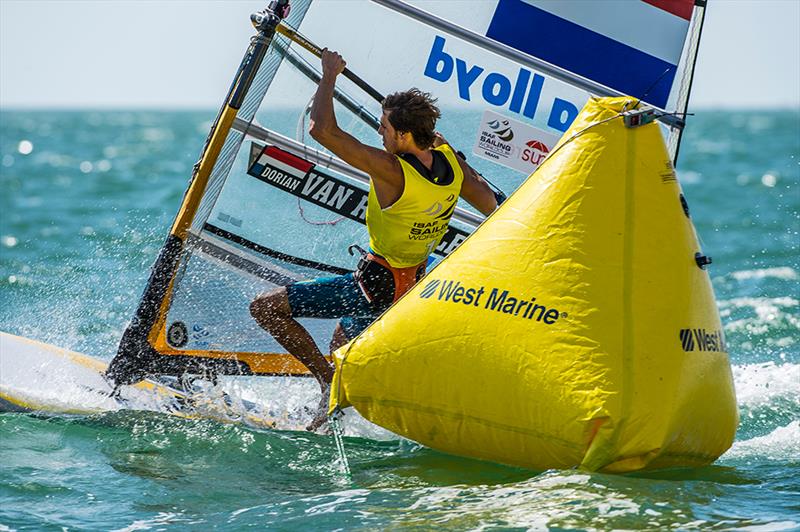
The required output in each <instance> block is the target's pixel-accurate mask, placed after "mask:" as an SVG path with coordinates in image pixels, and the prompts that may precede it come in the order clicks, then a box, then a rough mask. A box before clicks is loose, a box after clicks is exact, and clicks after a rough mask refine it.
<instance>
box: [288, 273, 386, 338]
mask: <svg viewBox="0 0 800 532" xmlns="http://www.w3.org/2000/svg"><path fill="white" fill-rule="evenodd" d="M286 295H287V296H288V298H289V306H290V307H291V309H292V317H293V318H323V319H337V318H340V319H339V325H341V327H342V330H343V331H344V333H345V335H346V336H347V338H348V340H352V339H353V338H355V337H356V336H358V335H359V334H360V333H361V331H363V330H364V329H366V328H367V326H369V324H370V323H372V322H373V321H375V320H376V319H377V318H378V316H380V315H381V313H382V312H383V311H384V310H386V309H385V308H379V307H377V306H376V305H373V304H372V303H370V302H369V301H367V298H366V297H365V296H364V293H363V292H362V291H361V288H359V286H358V284H357V283H356V281H355V279H354V278H353V273H352V272H351V273H347V274H344V275H337V276H335V277H322V278H319V279H314V280H311V281H301V282H299V283H292V284H290V285H288V286H287V287H286Z"/></svg>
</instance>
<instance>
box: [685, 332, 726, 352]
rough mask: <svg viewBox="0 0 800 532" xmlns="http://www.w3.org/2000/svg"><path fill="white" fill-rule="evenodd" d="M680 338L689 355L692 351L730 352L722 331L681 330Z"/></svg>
mask: <svg viewBox="0 0 800 532" xmlns="http://www.w3.org/2000/svg"><path fill="white" fill-rule="evenodd" d="M678 336H679V337H680V340H681V347H682V348H683V350H684V351H686V352H687V353H688V352H691V351H712V352H716V353H727V352H728V345H727V344H726V342H725V335H724V334H723V332H722V331H721V330H716V331H707V330H706V329H681V331H680V333H679V335H678Z"/></svg>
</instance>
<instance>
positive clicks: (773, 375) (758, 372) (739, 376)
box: [732, 362, 800, 408]
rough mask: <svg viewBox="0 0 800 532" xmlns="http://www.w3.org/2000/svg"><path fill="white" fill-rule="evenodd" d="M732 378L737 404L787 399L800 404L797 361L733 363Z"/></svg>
mask: <svg viewBox="0 0 800 532" xmlns="http://www.w3.org/2000/svg"><path fill="white" fill-rule="evenodd" d="M732 370H733V381H734V385H735V386H736V398H737V400H738V403H739V406H740V407H748V408H752V407H758V406H762V405H765V404H768V403H772V402H774V401H776V400H783V399H788V400H791V401H794V402H797V403H798V406H800V364H791V363H788V362H787V363H784V364H776V363H775V362H766V363H763V364H745V365H741V366H733V368H732Z"/></svg>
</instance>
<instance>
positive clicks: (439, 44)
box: [424, 35, 578, 132]
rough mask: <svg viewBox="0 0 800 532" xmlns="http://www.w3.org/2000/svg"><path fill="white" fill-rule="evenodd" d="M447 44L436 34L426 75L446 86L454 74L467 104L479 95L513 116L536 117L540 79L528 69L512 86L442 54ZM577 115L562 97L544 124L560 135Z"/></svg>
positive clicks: (504, 78) (503, 78)
mask: <svg viewBox="0 0 800 532" xmlns="http://www.w3.org/2000/svg"><path fill="white" fill-rule="evenodd" d="M446 43H447V40H446V39H445V38H444V37H441V36H439V35H437V36H436V37H435V38H434V40H433V45H432V46H431V51H430V54H428V61H427V63H425V71H424V74H425V76H427V77H429V78H431V79H434V80H436V81H439V82H441V83H447V82H448V81H450V79H451V78H453V73H455V81H456V86H457V88H458V96H459V98H461V99H462V100H466V101H468V102H469V101H471V100H472V97H473V96H476V95H478V96H479V97H481V98H483V100H484V101H485V102H486V103H488V104H490V105H494V106H496V107H503V108H506V109H508V110H509V111H511V112H512V113H516V114H521V115H523V116H526V117H528V118H533V117H534V116H535V115H536V111H537V109H538V108H539V99H540V98H541V96H542V89H543V88H544V80H545V78H544V77H543V76H541V75H540V74H533V75H531V74H532V73H531V71H530V70H527V69H525V68H520V69H519V71H518V72H517V76H516V79H515V80H514V81H513V83H512V81H511V80H510V79H509V78H508V77H507V76H505V75H504V74H502V73H500V72H488V71H487V70H486V69H485V68H483V67H482V66H479V65H471V64H469V63H468V62H467V61H465V60H464V59H462V58H460V57H455V56H453V55H451V54H449V53H447V52H445V50H444V47H445V44H446ZM545 93H546V92H545ZM576 116H578V107H577V106H576V105H575V104H573V103H572V102H568V101H567V100H562V99H561V98H553V102H552V104H551V105H550V116H549V117H548V119H547V125H548V126H550V127H551V128H553V129H555V130H557V131H562V132H563V131H566V130H567V129H569V126H570V124H572V121H573V120H575V117H576Z"/></svg>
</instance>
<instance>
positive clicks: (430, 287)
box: [419, 279, 441, 299]
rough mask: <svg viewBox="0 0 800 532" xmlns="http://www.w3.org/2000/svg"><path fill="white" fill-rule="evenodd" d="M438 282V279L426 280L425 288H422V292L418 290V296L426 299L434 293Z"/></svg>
mask: <svg viewBox="0 0 800 532" xmlns="http://www.w3.org/2000/svg"><path fill="white" fill-rule="evenodd" d="M440 282H441V281H439V279H433V280H432V281H430V282H428V284H426V285H425V288H423V289H422V292H420V294H419V297H421V298H422V299H428V298H429V297H431V296H432V295H433V294H435V293H436V287H437V286H439V283H440Z"/></svg>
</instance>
